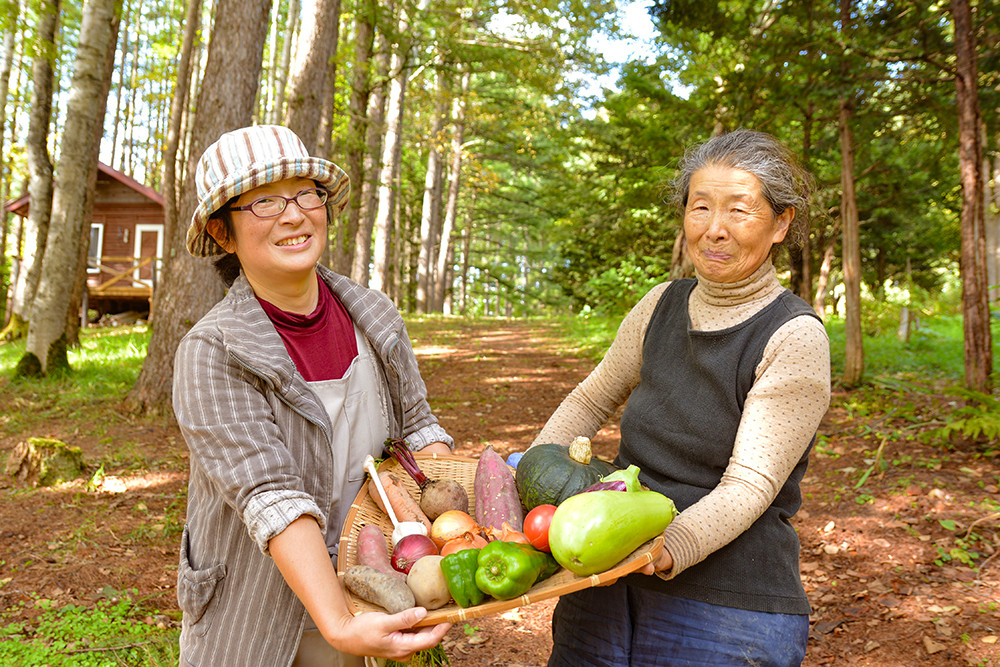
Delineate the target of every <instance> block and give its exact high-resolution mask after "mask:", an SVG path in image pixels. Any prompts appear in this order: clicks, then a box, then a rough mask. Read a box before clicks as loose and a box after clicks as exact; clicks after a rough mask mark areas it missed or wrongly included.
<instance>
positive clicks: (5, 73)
mask: <svg viewBox="0 0 1000 667" xmlns="http://www.w3.org/2000/svg"><path fill="white" fill-rule="evenodd" d="M7 11H8V15H9V16H8V20H9V21H10V30H9V31H8V32H6V33H4V38H3V47H2V49H0V100H3V101H4V105H3V109H0V203H4V202H6V201H7V199H8V198H9V197H10V182H11V180H12V179H8V178H5V177H4V175H5V174H6V173H7V171H8V170H7V169H6V162H7V159H6V157H7V149H6V139H7V96H8V93H9V92H10V73H11V70H12V69H13V66H14V42H15V39H16V37H17V33H18V26H19V24H20V21H19V18H20V16H21V3H20V2H19V1H18V0H14V1H13V2H11V3H9V6H8V7H7ZM13 134H14V124H13V123H12V124H11V135H12V136H11V137H10V142H11V145H13V144H14V136H13ZM11 176H13V170H11ZM0 216H2V219H0V223H2V224H0V266H6V265H7V238H8V236H9V233H10V214H9V213H7V211H6V210H0ZM15 254H16V253H15ZM9 275H10V271H9V270H7V271H2V272H0V328H2V327H3V324H4V322H5V321H6V320H7V280H8V277H9Z"/></svg>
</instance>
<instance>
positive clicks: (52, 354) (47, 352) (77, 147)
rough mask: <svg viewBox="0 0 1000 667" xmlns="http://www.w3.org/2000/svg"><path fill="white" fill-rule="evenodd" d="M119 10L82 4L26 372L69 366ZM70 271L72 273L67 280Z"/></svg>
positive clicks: (105, 0) (106, 3) (91, 0)
mask: <svg viewBox="0 0 1000 667" xmlns="http://www.w3.org/2000/svg"><path fill="white" fill-rule="evenodd" d="M118 9H119V3H118V2H116V0H88V2H87V3H86V4H85V5H84V7H83V19H82V22H81V26H80V37H79V43H78V46H77V52H76V62H75V65H74V71H73V82H72V84H71V86H70V91H69V97H68V99H67V102H66V124H65V127H64V129H63V138H62V144H61V151H60V156H59V166H58V169H57V170H56V180H55V189H54V193H53V199H52V219H51V223H50V226H49V234H48V240H47V241H46V248H45V259H44V261H43V262H42V273H41V278H40V280H39V285H38V293H37V295H36V296H35V303H34V306H33V307H32V316H31V323H30V325H29V327H28V342H27V349H26V351H25V355H24V357H22V360H21V361H22V363H19V364H18V367H19V370H20V371H26V372H27V373H41V374H49V373H52V372H54V371H57V370H60V369H68V367H69V359H68V357H67V353H66V340H67V338H66V322H67V317H68V314H69V309H70V303H71V301H72V297H73V288H74V278H75V271H74V270H75V268H76V266H77V263H78V259H79V255H80V251H79V245H80V238H81V236H82V233H83V228H84V225H86V224H87V220H86V219H85V218H84V216H83V214H84V208H85V205H86V203H87V199H88V197H87V189H88V187H90V185H91V183H93V182H94V180H95V179H96V174H97V162H96V157H97V145H96V143H95V142H96V141H97V137H98V136H99V128H100V127H101V121H103V119H104V111H105V107H106V104H107V96H106V88H105V80H106V75H107V72H106V67H107V60H108V58H107V55H108V51H109V48H108V46H109V44H111V43H112V42H113V41H114V40H115V37H116V33H117V28H118V17H117V16H116V13H117V11H118ZM102 98H103V99H102ZM67 269H69V270H71V271H74V273H73V274H71V276H70V278H69V279H67V275H66V274H67Z"/></svg>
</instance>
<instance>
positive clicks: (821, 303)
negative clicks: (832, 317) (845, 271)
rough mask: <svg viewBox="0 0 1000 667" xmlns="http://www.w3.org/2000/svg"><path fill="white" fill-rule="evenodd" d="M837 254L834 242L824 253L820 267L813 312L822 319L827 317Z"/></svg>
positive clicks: (829, 244) (831, 242)
mask: <svg viewBox="0 0 1000 667" xmlns="http://www.w3.org/2000/svg"><path fill="white" fill-rule="evenodd" d="M836 254H837V252H836V248H835V247H834V242H833V241H830V243H828V244H827V246H826V250H824V251H823V261H822V262H821V263H820V266H819V277H818V278H817V279H816V296H815V297H814V299H813V310H814V311H816V314H817V315H819V316H820V317H824V316H825V315H826V293H827V288H828V287H829V284H830V267H832V266H833V258H834V256H835V255H836Z"/></svg>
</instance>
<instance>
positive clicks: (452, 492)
mask: <svg viewBox="0 0 1000 667" xmlns="http://www.w3.org/2000/svg"><path fill="white" fill-rule="evenodd" d="M385 448H386V451H388V452H389V454H390V455H391V456H392V458H394V459H396V461H397V462H398V463H399V465H400V466H402V468H403V470H405V471H406V472H407V474H409V476H410V477H412V478H413V481H414V482H416V483H417V486H418V487H420V509H421V510H422V511H423V513H424V514H426V515H427V518H428V519H430V520H431V521H433V520H434V519H436V518H438V517H439V516H441V515H442V514H444V513H445V512H447V511H448V510H460V511H462V512H466V513H468V511H469V494H468V492H467V491H466V490H465V487H464V486H462V485H461V484H460V483H458V482H457V481H455V480H453V479H428V478H427V475H425V474H424V473H423V471H421V470H420V466H418V465H417V460H416V459H415V458H413V452H411V451H410V447H409V446H408V445H407V444H406V442H405V441H403V440H395V439H392V438H389V439H388V440H386V441H385Z"/></svg>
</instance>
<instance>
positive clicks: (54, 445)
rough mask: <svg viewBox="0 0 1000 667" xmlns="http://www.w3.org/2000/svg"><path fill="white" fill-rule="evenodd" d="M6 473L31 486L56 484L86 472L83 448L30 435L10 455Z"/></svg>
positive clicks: (53, 439)
mask: <svg viewBox="0 0 1000 667" xmlns="http://www.w3.org/2000/svg"><path fill="white" fill-rule="evenodd" d="M6 472H7V474H8V475H10V476H11V477H14V478H15V479H17V480H18V481H21V482H25V483H27V484H31V485H32V486H53V485H55V484H59V483H60V482H68V481H70V480H73V479H76V478H77V477H80V476H81V475H82V474H83V451H82V450H81V449H80V448H79V447H71V446H70V445H67V444H66V443H65V442H63V441H61V440H56V439H55V438H28V439H27V441H25V442H21V443H18V445H17V446H16V447H14V451H12V452H11V453H10V456H9V457H7V467H6Z"/></svg>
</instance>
